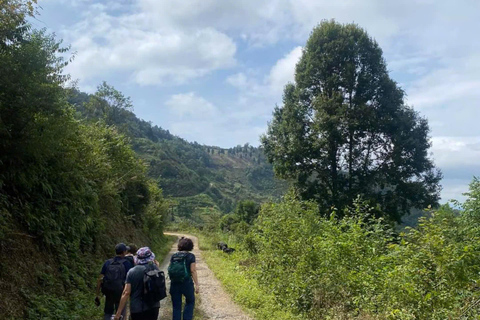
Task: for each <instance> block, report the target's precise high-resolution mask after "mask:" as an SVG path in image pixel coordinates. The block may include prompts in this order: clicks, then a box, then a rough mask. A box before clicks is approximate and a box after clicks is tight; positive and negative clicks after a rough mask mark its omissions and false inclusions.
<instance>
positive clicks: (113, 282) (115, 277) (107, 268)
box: [95, 243, 133, 320]
mask: <svg viewBox="0 0 480 320" xmlns="http://www.w3.org/2000/svg"><path fill="white" fill-rule="evenodd" d="M115 253H116V254H117V255H116V256H115V257H114V258H113V259H109V260H107V261H105V263H104V264H103V266H102V271H101V272H100V275H99V277H98V280H97V297H96V298H95V302H96V304H100V298H99V297H100V289H101V290H102V293H103V294H104V295H105V308H104V320H110V319H111V318H112V315H114V314H115V312H116V310H117V309H118V305H119V303H120V298H121V296H122V291H123V287H124V284H125V278H126V276H127V273H128V271H129V270H130V269H131V268H132V267H133V265H132V264H131V263H130V262H129V261H128V260H126V259H125V254H126V253H127V246H126V245H125V244H124V243H119V244H117V245H116V246H115ZM124 316H125V315H124Z"/></svg>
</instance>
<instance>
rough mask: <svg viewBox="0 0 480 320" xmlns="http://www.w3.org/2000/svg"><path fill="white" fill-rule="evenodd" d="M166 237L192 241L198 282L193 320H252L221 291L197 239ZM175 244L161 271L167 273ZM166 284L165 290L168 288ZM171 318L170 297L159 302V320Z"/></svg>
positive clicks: (219, 284) (178, 234) (220, 286)
mask: <svg viewBox="0 0 480 320" xmlns="http://www.w3.org/2000/svg"><path fill="white" fill-rule="evenodd" d="M165 234H166V235H173V236H177V237H182V236H184V237H188V238H190V239H192V240H193V243H194V244H195V248H194V250H193V254H195V256H196V258H197V271H198V282H199V283H200V294H199V295H197V297H198V298H199V299H197V307H196V309H197V312H196V315H195V320H210V319H212V320H213V319H222V320H253V319H252V318H251V317H249V316H247V315H246V314H245V313H244V312H243V311H242V309H240V307H238V306H237V305H236V304H235V303H234V302H233V301H232V299H231V298H230V296H229V295H228V294H227V293H226V292H225V290H224V289H223V287H222V285H221V283H220V281H218V280H217V278H215V275H214V274H213V272H212V271H211V270H210V269H209V268H208V266H207V264H206V263H205V261H204V260H203V257H202V252H201V251H200V249H199V247H198V239H197V238H196V237H194V236H190V235H186V234H181V233H170V232H168V233H167V232H166V233H165ZM176 248H177V243H175V244H174V245H173V247H172V250H171V251H170V253H169V254H168V255H167V257H166V258H165V260H164V261H163V262H162V264H161V266H160V267H161V269H162V270H164V271H165V274H166V273H167V267H168V264H169V262H170V257H171V255H172V254H173V253H174V252H176V251H177V250H176ZM167 282H168V281H167ZM169 286H170V285H169V283H167V288H168V287H169ZM198 302H200V303H198ZM171 318H172V304H171V301H170V296H169V297H168V298H166V299H165V300H164V301H162V302H161V307H160V316H159V318H158V319H159V320H167V319H171Z"/></svg>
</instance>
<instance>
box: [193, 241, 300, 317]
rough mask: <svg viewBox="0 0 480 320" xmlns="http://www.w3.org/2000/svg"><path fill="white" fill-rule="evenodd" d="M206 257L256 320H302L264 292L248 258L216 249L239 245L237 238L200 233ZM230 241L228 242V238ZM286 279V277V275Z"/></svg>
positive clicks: (217, 274)
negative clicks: (219, 245) (225, 245)
mask: <svg viewBox="0 0 480 320" xmlns="http://www.w3.org/2000/svg"><path fill="white" fill-rule="evenodd" d="M197 234H198V238H199V243H200V249H201V250H202V254H203V257H204V258H205V261H206V262H207V264H208V266H209V267H210V269H211V270H212V271H213V272H214V274H215V276H216V277H217V278H218V279H219V280H220V281H221V282H222V284H223V285H224V287H225V289H226V290H227V292H228V293H229V294H230V295H231V296H232V298H233V300H234V301H235V302H236V303H238V304H239V305H240V306H241V307H242V308H243V309H244V310H246V311H247V312H248V313H249V314H250V315H252V316H253V317H254V318H255V319H257V320H267V319H277V320H297V319H298V320H300V319H301V318H299V317H298V316H295V315H293V314H292V313H290V312H289V311H288V310H285V309H284V308H282V307H280V306H279V305H278V304H277V303H276V302H275V300H274V294H273V293H272V292H267V291H265V290H262V288H261V286H260V285H259V284H258V283H257V281H256V280H255V279H254V278H253V276H252V273H253V272H254V269H253V268H252V267H250V266H249V259H248V255H247V254H246V253H245V252H242V251H236V252H235V253H234V254H232V255H228V256H227V255H226V254H225V253H223V252H222V251H220V250H217V249H216V243H218V242H219V241H225V242H227V243H228V244H229V245H230V246H231V247H236V246H237V245H239V244H238V243H236V242H235V238H234V237H228V236H226V235H225V234H222V235H221V236H220V235H218V234H215V233H211V234H209V235H206V234H203V233H197ZM225 237H227V238H225ZM286 276H287V275H286Z"/></svg>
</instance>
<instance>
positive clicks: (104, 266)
mask: <svg viewBox="0 0 480 320" xmlns="http://www.w3.org/2000/svg"><path fill="white" fill-rule="evenodd" d="M122 259H123V260H125V261H123V265H124V266H125V274H127V273H128V271H129V270H130V269H131V268H133V265H132V264H131V263H130V262H129V261H128V260H126V259H125V258H124V257H120V256H115V257H114V258H113V261H119V260H122ZM110 263H112V259H109V260H107V261H105V263H104V264H103V266H102V271H100V274H103V275H105V273H107V268H108V266H109V265H110Z"/></svg>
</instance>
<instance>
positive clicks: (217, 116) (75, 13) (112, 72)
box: [33, 0, 480, 202]
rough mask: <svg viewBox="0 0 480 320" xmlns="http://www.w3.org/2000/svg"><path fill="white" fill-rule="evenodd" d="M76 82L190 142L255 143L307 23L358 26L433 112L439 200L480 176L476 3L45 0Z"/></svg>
mask: <svg viewBox="0 0 480 320" xmlns="http://www.w3.org/2000/svg"><path fill="white" fill-rule="evenodd" d="M39 5H40V6H41V7H42V9H41V10H40V15H39V16H37V18H36V19H35V20H33V25H34V26H35V27H37V28H47V30H49V31H50V32H54V33H55V34H56V35H57V37H58V38H60V39H63V41H64V44H65V45H70V46H71V50H70V54H71V55H72V56H73V57H74V59H73V61H72V62H71V63H70V64H69V65H68V66H67V68H66V72H68V73H69V74H70V75H71V76H72V79H75V80H76V81H77V83H78V86H79V88H80V89H81V90H83V91H86V92H89V93H93V92H94V91H95V89H96V87H97V86H98V85H99V84H100V83H101V82H102V81H107V83H109V84H110V85H113V86H114V87H115V88H116V89H118V90H120V91H121V92H123V93H124V94H125V95H126V96H129V97H131V99H132V101H133V104H134V112H135V114H136V115H137V116H138V117H140V118H142V119H144V120H146V121H151V122H152V124H154V125H158V126H161V127H162V128H164V129H168V130H169V131H170V132H171V133H173V134H176V135H178V136H180V137H182V138H184V139H186V140H188V141H197V142H198V143H201V144H206V145H217V146H220V147H225V148H228V147H232V146H235V145H238V144H241V145H243V144H245V143H247V142H248V143H250V144H252V145H254V146H257V145H258V144H259V136H260V135H261V134H262V133H264V132H265V131H266V128H267V125H268V121H270V120H271V119H272V111H273V109H274V107H275V105H281V103H282V91H283V87H284V86H285V84H287V83H288V82H293V81H294V72H295V64H296V63H297V61H298V59H299V58H300V56H301V54H302V46H303V45H305V42H306V40H307V39H308V36H309V34H310V32H311V31H312V29H313V28H314V27H315V26H316V25H317V24H318V23H320V22H321V21H322V20H325V19H328V20H329V19H335V20H336V21H338V22H341V23H352V22H353V23H357V24H358V25H359V26H361V27H363V28H365V29H366V31H367V32H368V33H369V34H370V36H372V37H373V38H375V39H376V41H377V42H378V43H379V45H380V46H381V48H382V49H383V51H384V57H385V59H386V61H387V64H388V69H389V71H390V75H391V77H392V78H393V79H394V80H395V81H397V82H398V83H399V85H400V86H401V87H402V88H403V89H404V90H405V92H406V93H407V100H406V102H407V103H408V104H409V105H411V106H413V107H414V108H415V110H417V111H419V112H420V114H421V115H422V116H424V117H426V118H427V119H428V120H429V124H430V128H431V139H432V149H431V157H432V158H433V159H434V161H435V163H436V164H437V166H438V167H439V168H440V169H441V170H442V172H443V175H444V179H443V181H442V185H443V191H442V201H443V202H445V201H448V200H449V199H458V200H463V199H464V196H463V195H462V194H463V193H464V192H466V191H467V190H468V184H469V182H471V180H472V178H473V176H480V161H479V160H480V123H479V120H480V105H479V101H480V41H479V40H478V30H480V19H478V13H479V12H480V2H479V1H478V0H456V1H438V0H437V1H436V0H397V1H390V0H363V1H358V0H336V1H331V0H268V1H258V0H257V1H253V0H242V1H240V0H116V1H110V0H44V1H42V0H40V1H39Z"/></svg>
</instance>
